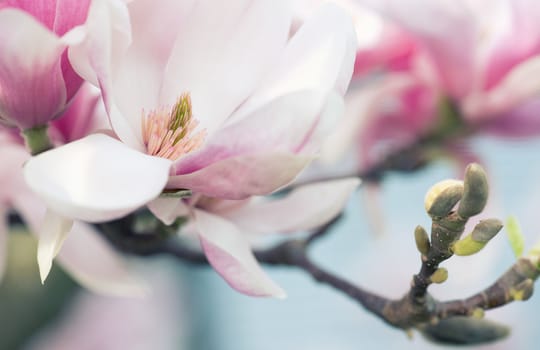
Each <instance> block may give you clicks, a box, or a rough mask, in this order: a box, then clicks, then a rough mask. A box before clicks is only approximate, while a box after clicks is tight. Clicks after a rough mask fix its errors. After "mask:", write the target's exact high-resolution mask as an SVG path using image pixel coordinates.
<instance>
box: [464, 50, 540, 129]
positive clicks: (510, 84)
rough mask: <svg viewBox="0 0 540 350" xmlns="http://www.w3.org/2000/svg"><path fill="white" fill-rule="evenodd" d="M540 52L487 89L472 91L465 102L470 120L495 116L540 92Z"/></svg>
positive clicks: (474, 120) (475, 120)
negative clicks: (539, 76)
mask: <svg viewBox="0 0 540 350" xmlns="http://www.w3.org/2000/svg"><path fill="white" fill-rule="evenodd" d="M539 74H540V55H537V56H534V57H531V58H529V59H528V60H526V61H523V62H522V63H520V64H518V65H516V66H515V67H514V68H513V69H512V70H511V71H510V72H509V73H508V74H506V76H505V77H504V78H503V79H502V80H501V81H500V82H499V84H497V86H495V87H494V88H493V89H491V90H490V91H487V92H477V93H475V94H471V95H470V96H468V97H467V99H466V100H465V101H464V102H463V109H464V111H465V113H464V115H465V117H466V118H467V119H468V120H469V121H470V122H473V123H474V122H479V121H483V120H489V119H493V118H495V117H497V116H499V115H501V114H505V113H507V112H508V111H510V110H512V109H514V108H516V107H517V106H519V105H520V104H522V103H525V102H526V101H527V100H529V99H531V98H534V97H535V96H536V95H537V94H538V93H539V92H540V80H538V79H531V77H535V76H538V75H539Z"/></svg>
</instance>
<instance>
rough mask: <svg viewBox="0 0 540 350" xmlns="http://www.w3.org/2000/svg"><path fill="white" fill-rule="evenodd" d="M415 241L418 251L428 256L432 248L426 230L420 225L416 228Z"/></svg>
mask: <svg viewBox="0 0 540 350" xmlns="http://www.w3.org/2000/svg"><path fill="white" fill-rule="evenodd" d="M414 240H415V241H416V249H418V251H419V252H420V253H421V254H422V255H427V254H428V252H429V248H430V244H429V237H428V233H427V232H426V230H425V229H424V228H423V227H422V226H420V225H418V226H416V229H415V230H414Z"/></svg>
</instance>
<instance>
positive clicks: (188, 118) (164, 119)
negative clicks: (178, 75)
mask: <svg viewBox="0 0 540 350" xmlns="http://www.w3.org/2000/svg"><path fill="white" fill-rule="evenodd" d="M142 113H143V115H142V118H141V124H142V125H141V127H142V136H143V141H144V145H145V146H146V151H147V153H148V154H151V155H153V156H157V157H162V158H167V159H170V160H176V159H178V158H180V157H181V156H183V155H184V154H187V153H189V152H192V151H194V150H196V149H198V148H199V147H201V145H202V144H203V142H204V138H205V137H206V130H199V131H198V132H196V133H195V134H193V132H194V130H195V129H196V128H197V125H198V124H199V122H198V121H197V120H196V119H194V118H193V112H192V108H191V97H190V96H189V94H188V93H184V94H182V95H180V97H179V98H178V100H177V101H176V103H175V104H174V106H173V107H172V108H171V109H170V110H166V109H164V108H162V109H157V110H154V111H151V112H149V113H148V114H146V113H145V112H144V111H143V112H142Z"/></svg>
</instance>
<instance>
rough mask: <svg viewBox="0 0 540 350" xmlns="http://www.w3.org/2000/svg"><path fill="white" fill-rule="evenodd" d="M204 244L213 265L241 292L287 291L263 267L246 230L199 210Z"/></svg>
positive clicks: (277, 293)
mask: <svg viewBox="0 0 540 350" xmlns="http://www.w3.org/2000/svg"><path fill="white" fill-rule="evenodd" d="M195 220H196V225H197V228H198V231H199V237H200V240H201V245H202V247H203V250H204V253H205V254H206V258H207V259H208V261H209V262H210V264H211V265H212V267H213V268H214V269H215V270H216V271H217V272H218V273H219V274H220V275H221V277H223V278H224V279H225V281H226V282H227V283H228V284H229V285H230V286H231V287H232V288H234V289H236V290H237V291H239V292H240V293H244V294H247V295H251V296H261V297H262V296H264V297H267V296H272V297H277V298H284V297H285V292H284V291H283V290H282V289H281V288H280V287H279V286H277V285H276V284H275V283H274V282H273V281H272V280H271V279H270V278H269V277H268V276H267V275H266V274H265V273H264V271H263V270H262V269H261V268H260V266H259V264H258V263H257V261H256V260H255V257H254V256H253V253H252V252H251V248H250V246H249V243H248V241H247V240H246V237H245V236H244V234H243V233H242V232H241V231H239V230H238V228H236V227H235V226H234V225H233V224H232V223H230V222H228V221H227V220H224V219H222V218H220V217H219V216H215V215H212V214H209V213H206V212H204V211H200V210H197V211H195Z"/></svg>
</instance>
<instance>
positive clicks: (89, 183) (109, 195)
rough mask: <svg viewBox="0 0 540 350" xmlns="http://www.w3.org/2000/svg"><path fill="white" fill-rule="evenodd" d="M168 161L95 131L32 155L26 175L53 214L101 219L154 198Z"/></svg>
mask: <svg viewBox="0 0 540 350" xmlns="http://www.w3.org/2000/svg"><path fill="white" fill-rule="evenodd" d="M170 164H171V163H170V161H169V160H167V159H163V158H157V157H152V156H148V155H146V154H143V153H140V152H137V151H134V150H132V149H130V148H129V147H127V146H125V145H124V144H123V143H121V142H119V141H117V140H115V139H112V138H111V137H109V136H105V135H102V134H94V135H90V136H87V137H85V138H83V139H81V140H78V141H75V142H71V143H69V144H67V145H65V146H62V147H59V148H55V149H53V150H51V151H48V152H45V153H41V154H40V155H38V156H36V157H33V158H31V159H30V160H29V161H28V162H27V163H26V164H25V167H24V177H25V180H26V183H27V184H28V186H29V187H30V188H31V189H32V190H33V191H34V192H35V193H36V194H37V195H38V196H39V197H41V198H42V199H43V200H44V201H45V202H46V203H47V206H48V207H49V208H51V209H52V210H54V211H55V212H57V213H59V214H61V215H63V216H65V217H69V218H74V219H80V220H84V221H90V222H100V221H108V220H113V219H115V218H119V217H122V216H124V215H126V214H128V213H130V212H132V211H134V210H136V209H137V208H139V207H141V206H143V205H145V204H146V203H148V202H149V201H151V200H153V199H154V198H156V197H157V196H158V195H159V194H160V193H161V191H162V190H163V188H164V187H165V184H166V182H167V178H168V174H169V168H170Z"/></svg>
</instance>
